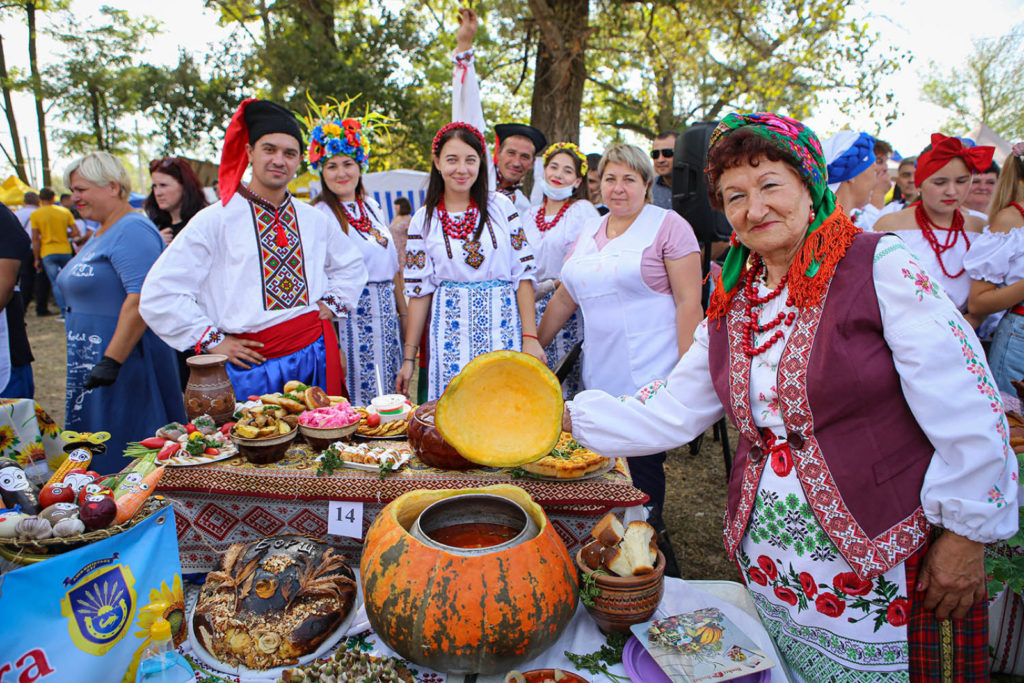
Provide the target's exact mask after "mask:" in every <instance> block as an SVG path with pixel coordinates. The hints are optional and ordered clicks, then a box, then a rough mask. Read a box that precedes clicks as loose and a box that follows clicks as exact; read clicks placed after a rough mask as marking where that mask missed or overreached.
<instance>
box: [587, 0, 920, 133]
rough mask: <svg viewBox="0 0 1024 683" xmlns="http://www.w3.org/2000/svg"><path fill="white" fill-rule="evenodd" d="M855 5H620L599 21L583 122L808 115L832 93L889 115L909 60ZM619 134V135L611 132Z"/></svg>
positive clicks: (705, 1) (636, 124)
mask: <svg viewBox="0 0 1024 683" xmlns="http://www.w3.org/2000/svg"><path fill="white" fill-rule="evenodd" d="M852 7H853V2H852V0H699V1H698V2H690V3H681V2H626V1H609V2H605V3H604V4H603V5H602V8H601V10H600V12H601V18H600V20H598V21H594V22H592V23H593V26H594V27H595V28H596V29H597V31H598V33H597V34H596V35H595V36H594V37H593V38H592V40H591V51H590V57H588V67H589V76H588V78H589V80H590V83H591V85H592V86H593V87H592V89H591V91H590V92H591V93H592V96H590V97H588V98H587V99H588V101H590V102H592V103H593V104H592V106H590V107H588V108H587V111H586V115H585V117H584V120H585V121H586V122H587V123H588V124H589V125H591V126H594V127H595V128H597V129H599V130H608V129H609V128H611V129H612V130H614V129H621V130H632V131H634V132H637V133H640V134H642V135H644V136H646V137H653V136H654V135H655V134H656V133H657V132H659V131H661V130H666V129H676V130H679V129H681V128H683V127H685V126H686V125H688V124H689V123H690V122H693V121H699V120H713V119H717V118H721V117H722V116H724V115H725V114H726V113H728V112H729V111H733V110H741V111H756V110H767V111H775V112H780V113H785V114H788V115H790V116H793V117H795V118H803V117H806V116H808V115H809V114H810V113H811V111H812V110H813V109H814V107H815V106H816V105H818V104H819V103H820V102H821V101H822V99H823V98H824V97H829V98H831V99H833V100H835V101H838V103H839V104H841V105H842V106H843V107H844V109H845V110H846V111H847V112H849V113H851V114H853V113H867V112H870V111H872V110H875V111H879V110H881V111H882V112H884V113H883V116H884V118H885V119H886V120H889V119H891V118H893V117H894V116H895V112H893V111H885V107H886V105H888V104H890V103H891V102H892V100H893V95H892V93H889V92H884V91H883V90H882V89H881V88H880V85H879V83H880V79H881V77H882V76H884V75H886V74H888V73H891V72H892V71H893V70H895V69H896V68H897V67H898V66H899V64H900V63H901V62H902V61H905V58H904V57H900V56H899V55H898V54H896V53H894V52H892V51H883V50H882V49H881V48H880V47H879V45H878V42H879V39H878V35H877V34H876V33H874V32H872V31H871V29H870V28H869V26H868V25H866V24H865V23H864V22H861V21H857V20H855V19H853V18H851V17H850V14H851V8H852ZM608 137H614V135H609V136H608Z"/></svg>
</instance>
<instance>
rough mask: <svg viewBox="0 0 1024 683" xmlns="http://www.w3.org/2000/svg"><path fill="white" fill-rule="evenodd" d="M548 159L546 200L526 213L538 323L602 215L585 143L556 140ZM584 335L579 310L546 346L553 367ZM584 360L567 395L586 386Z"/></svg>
mask: <svg viewBox="0 0 1024 683" xmlns="http://www.w3.org/2000/svg"><path fill="white" fill-rule="evenodd" d="M543 161H544V166H543V168H544V173H543V175H539V176H538V177H537V184H538V186H539V187H540V189H541V191H542V192H543V194H544V200H543V201H542V202H541V203H540V204H536V205H534V206H531V207H530V208H529V210H527V212H526V214H525V215H524V216H523V229H524V230H526V239H527V241H528V242H529V243H530V246H531V247H533V254H534V257H535V260H536V262H537V287H536V296H537V324H538V325H539V324H540V319H541V317H542V316H543V315H544V310H545V309H546V308H547V306H548V302H549V301H550V300H551V295H552V294H553V293H554V291H555V287H556V286H557V285H558V280H559V273H560V272H561V270H562V264H563V263H565V259H566V257H567V256H568V255H569V251H570V249H572V245H573V244H575V242H576V237H577V236H578V235H579V234H580V229H581V228H582V227H583V226H584V224H586V223H587V222H588V221H589V220H591V219H594V218H599V214H598V213H597V209H595V208H594V205H593V204H591V203H590V202H589V201H587V184H586V183H585V182H583V181H584V179H585V178H586V177H587V170H588V169H587V157H585V156H584V155H583V153H582V152H581V151H580V148H579V147H577V146H576V145H574V144H573V143H571V142H556V143H554V144H553V145H550V146H549V147H548V148H547V150H546V151H545V152H544V157H543ZM581 339H583V318H582V316H581V314H580V313H579V312H576V313H574V314H573V315H572V317H570V318H569V320H568V321H567V322H566V323H565V325H563V326H562V329H561V330H560V331H559V332H558V334H556V335H555V338H554V341H552V342H551V343H550V344H549V345H548V346H547V347H546V349H545V350H546V351H547V354H548V365H549V367H551V368H552V369H554V366H555V363H557V362H558V361H559V359H561V358H562V357H564V356H565V354H567V353H568V352H569V350H570V349H571V348H572V347H573V345H574V344H576V342H578V341H580V340H581ZM580 366H581V364H579V363H577V364H576V366H575V368H574V369H573V371H572V372H571V373H569V376H568V377H566V378H565V380H564V381H563V383H562V386H563V388H564V391H565V395H566V397H567V398H572V397H573V396H575V395H576V393H577V392H579V391H581V390H582V389H583V380H582V377H581V374H580Z"/></svg>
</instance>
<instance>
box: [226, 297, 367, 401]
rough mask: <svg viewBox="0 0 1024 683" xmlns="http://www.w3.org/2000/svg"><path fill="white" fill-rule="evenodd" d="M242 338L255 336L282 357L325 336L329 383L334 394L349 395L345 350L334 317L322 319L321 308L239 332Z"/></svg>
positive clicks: (268, 352) (272, 353) (266, 353)
mask: <svg viewBox="0 0 1024 683" xmlns="http://www.w3.org/2000/svg"><path fill="white" fill-rule="evenodd" d="M235 336H236V337H238V338H239V339H251V340H252V341H258V342H262V343H263V348H261V349H259V352H260V354H261V355H262V356H265V357H266V358H281V357H282V356H287V355H288V354H291V353H295V352H296V351H301V350H302V349H304V348H306V347H307V346H309V345H310V344H312V343H314V342H316V340H317V339H320V338H321V337H323V339H324V347H325V348H326V351H327V386H326V387H324V388H325V389H326V390H327V393H328V394H330V395H331V396H346V397H347V396H348V392H347V391H346V390H345V371H344V369H342V367H341V351H340V349H339V348H338V335H337V334H336V333H335V331H334V324H333V323H332V322H331V321H330V320H321V319H320V315H319V311H310V312H309V313H304V314H303V315H300V316H298V317H295V318H292V319H291V320H286V321H284V322H283V323H278V324H277V325H273V326H271V327H268V328H266V329H263V330H260V331H259V332H245V333H242V334H236V335H235Z"/></svg>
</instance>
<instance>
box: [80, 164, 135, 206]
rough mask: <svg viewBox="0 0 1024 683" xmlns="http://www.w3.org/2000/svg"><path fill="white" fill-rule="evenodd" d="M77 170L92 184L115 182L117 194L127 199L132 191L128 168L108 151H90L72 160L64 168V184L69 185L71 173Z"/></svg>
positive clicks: (100, 184)
mask: <svg viewBox="0 0 1024 683" xmlns="http://www.w3.org/2000/svg"><path fill="white" fill-rule="evenodd" d="M75 171H78V175H80V176H82V177H83V178H85V179H86V180H88V181H89V182H90V183H92V184H93V185H99V186H103V185H109V184H110V183H117V185H118V188H119V190H118V196H119V197H121V199H123V200H125V201H128V197H129V196H131V193H132V179H131V178H130V177H128V170H127V169H126V168H125V167H124V164H122V163H121V161H120V160H119V159H118V158H117V157H115V156H114V155H113V154H110V153H109V152H90V153H89V154H86V155H85V156H84V157H82V158H80V159H75V160H74V161H72V162H71V163H70V164H69V165H68V167H67V168H65V169H64V185H65V186H67V187H71V174H72V173H74V172H75Z"/></svg>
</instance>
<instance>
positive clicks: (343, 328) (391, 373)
mask: <svg viewBox="0 0 1024 683" xmlns="http://www.w3.org/2000/svg"><path fill="white" fill-rule="evenodd" d="M395 311H396V309H395V283H394V282H392V281H391V280H386V281H384V282H368V283H367V284H366V287H365V288H364V289H363V293H362V296H360V297H359V303H358V304H357V306H356V311H355V314H354V315H350V316H348V317H347V318H344V319H342V320H339V321H338V344H339V346H340V347H341V350H342V352H343V353H344V354H345V368H346V370H345V382H346V383H347V384H348V392H349V399H350V400H351V402H352V405H354V406H365V405H369V404H370V400H371V399H372V398H373V397H374V396H377V395H379V394H387V393H390V392H391V390H392V388H393V387H394V386H395V377H396V376H397V375H398V370H399V369H400V367H401V364H402V346H401V341H400V336H399V332H398V315H397V314H396V312H395ZM374 368H377V369H379V370H380V381H381V388H380V390H378V388H377V371H376V370H375V369H374Z"/></svg>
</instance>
